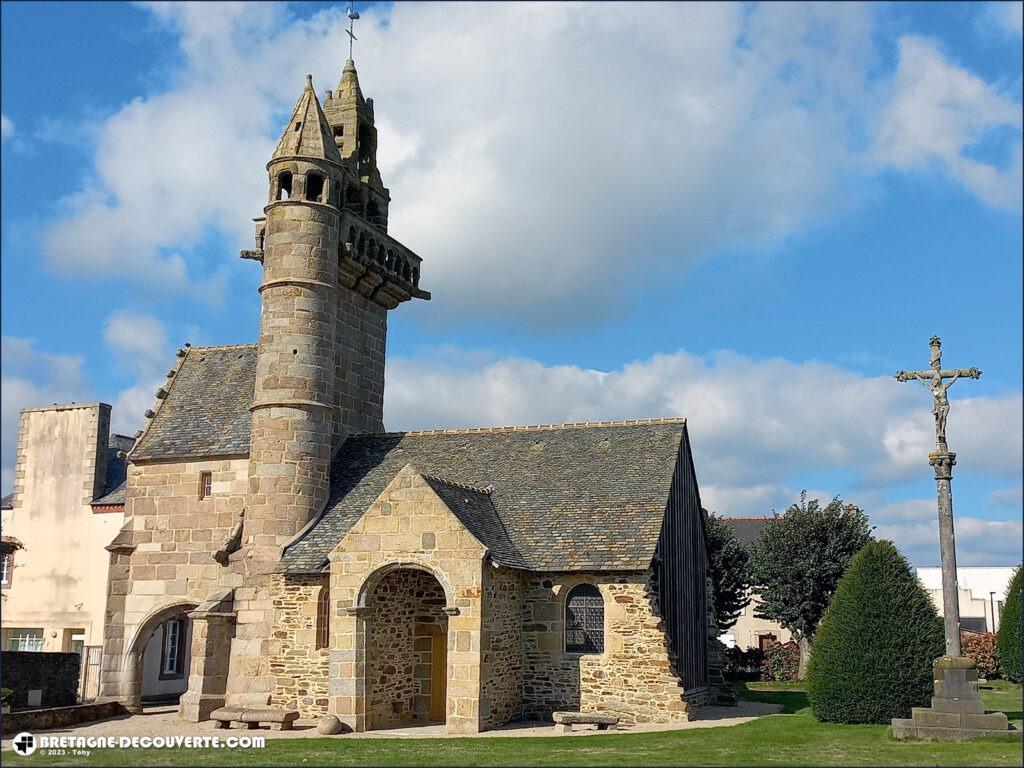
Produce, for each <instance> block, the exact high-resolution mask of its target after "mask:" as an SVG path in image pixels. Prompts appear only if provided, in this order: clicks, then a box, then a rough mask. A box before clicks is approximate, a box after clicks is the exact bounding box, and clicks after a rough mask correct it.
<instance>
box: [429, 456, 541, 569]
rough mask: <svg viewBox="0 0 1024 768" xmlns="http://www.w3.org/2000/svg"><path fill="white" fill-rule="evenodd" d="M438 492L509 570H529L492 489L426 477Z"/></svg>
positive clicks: (464, 523)
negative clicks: (510, 534) (502, 518)
mask: <svg viewBox="0 0 1024 768" xmlns="http://www.w3.org/2000/svg"><path fill="white" fill-rule="evenodd" d="M423 479H424V480H426V482H427V485H429V486H430V487H431V488H432V489H433V490H434V493H436V494H437V495H438V497H440V499H441V501H443V502H444V503H445V506H447V507H448V509H450V510H451V511H452V514H454V515H455V516H456V517H457V518H458V519H459V522H460V523H462V524H463V525H464V526H466V529H467V530H468V531H469V532H470V533H471V534H473V536H475V537H476V540H477V541H479V542H480V543H481V544H483V545H484V546H485V547H487V549H488V550H490V553H491V557H492V558H493V559H494V561H495V562H497V563H498V564H499V565H503V566H505V567H506V568H526V567H527V564H526V561H525V560H524V559H523V556H522V555H521V554H520V553H519V550H518V549H516V545H515V544H513V543H512V539H511V538H510V537H509V535H508V531H507V530H506V529H505V524H504V523H503V522H502V521H501V516H500V515H498V510H497V509H495V508H494V504H493V502H492V501H491V491H490V489H481V488H473V487H471V486H468V485H461V484H459V483H453V482H451V481H448V480H444V479H442V478H440V477H431V476H430V475H424V476H423Z"/></svg>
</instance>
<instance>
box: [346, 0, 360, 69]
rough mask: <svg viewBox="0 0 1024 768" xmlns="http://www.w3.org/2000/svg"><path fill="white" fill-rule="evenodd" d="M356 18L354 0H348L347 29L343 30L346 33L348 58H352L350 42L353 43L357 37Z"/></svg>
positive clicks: (357, 16) (357, 15) (357, 13)
mask: <svg viewBox="0 0 1024 768" xmlns="http://www.w3.org/2000/svg"><path fill="white" fill-rule="evenodd" d="M358 18H359V12H358V11H357V10H356V4H355V3H354V2H350V3H349V4H348V29H346V30H345V32H347V33H348V57H349V59H351V58H352V43H354V42H355V41H356V40H358V39H359V38H358V37H356V33H355V23H356V19H358Z"/></svg>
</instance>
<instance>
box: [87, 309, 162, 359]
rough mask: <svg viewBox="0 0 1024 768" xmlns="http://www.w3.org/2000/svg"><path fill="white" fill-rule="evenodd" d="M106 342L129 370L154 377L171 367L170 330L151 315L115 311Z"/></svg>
mask: <svg viewBox="0 0 1024 768" xmlns="http://www.w3.org/2000/svg"><path fill="white" fill-rule="evenodd" d="M103 339H104V341H106V343H107V344H108V345H109V346H110V347H111V349H113V351H114V353H115V355H116V356H117V358H118V361H119V362H120V364H121V365H122V366H124V367H125V368H127V369H129V370H133V371H136V372H140V373H147V374H152V373H153V372H154V371H156V370H159V369H160V367H161V366H164V365H166V364H167V360H168V355H167V349H168V345H167V329H166V328H165V327H164V324H163V323H162V322H160V321H159V320H157V319H156V318H155V317H153V316H152V315H150V314H146V313H142V312H129V311H126V310H122V311H119V312H115V313H114V314H112V315H110V317H108V318H107V322H106V325H105V326H104V329H103Z"/></svg>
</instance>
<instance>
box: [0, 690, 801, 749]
mask: <svg viewBox="0 0 1024 768" xmlns="http://www.w3.org/2000/svg"><path fill="white" fill-rule="evenodd" d="M781 709H782V707H781V706H780V705H778V704H764V703H760V702H753V701H741V702H740V705H739V706H738V707H706V708H704V709H702V710H701V712H700V718H699V719H697V720H692V721H690V722H688V723H672V724H660V723H652V724H645V725H627V726H620V728H619V729H618V730H615V731H597V730H584V731H577V732H576V733H574V734H573V735H580V736H587V735H592V734H595V733H606V734H607V733H612V734H616V733H651V732H654V731H675V730H688V729H691V728H721V727H725V726H730V725H739V724H741V723H748V722H750V721H751V720H755V719H757V718H758V717H762V716H764V715H771V714H775V713H776V712H779V711H780V710H781ZM238 732H240V731H239V730H236V729H232V731H231V733H233V734H234V733H238ZM35 733H36V735H39V734H52V735H66V736H197V735H208V734H213V733H219V734H221V735H224V734H226V733H227V731H223V730H219V731H218V730H216V729H215V728H214V724H213V722H210V721H208V722H204V723H184V722H182V721H181V720H179V719H178V714H177V706H175V705H168V706H155V707H147V708H146V710H145V711H144V712H143V714H141V715H123V716H121V717H115V718H111V719H109V720H98V721H96V722H93V723H83V724H82V725H76V726H72V727H70V728H55V729H53V730H48V731H37V732H35ZM245 733H247V734H248V735H258V736H265V737H267V738H268V739H307V738H332V737H325V736H321V735H320V734H319V733H317V730H316V721H315V720H299V721H297V722H296V724H295V730H292V731H271V730H270V729H268V728H259V729H257V730H252V731H245ZM15 735H16V734H10V738H5V739H3V742H2V747H3V749H10V747H11V738H13V737H14V736H15ZM558 735H561V734H557V733H555V727H554V726H553V725H552V724H550V723H535V722H531V723H511V724H509V725H506V726H502V727H501V728H498V729H496V730H493V731H485V732H483V733H480V734H476V735H474V736H471V737H468V738H487V737H500V736H515V737H517V738H518V737H538V736H558ZM333 738H346V739H386V738H392V739H393V738H415V739H423V738H428V739H434V738H444V726H443V725H421V726H414V727H406V728H392V729H388V730H382V731H369V732H366V733H353V734H345V735H343V736H339V737H333Z"/></svg>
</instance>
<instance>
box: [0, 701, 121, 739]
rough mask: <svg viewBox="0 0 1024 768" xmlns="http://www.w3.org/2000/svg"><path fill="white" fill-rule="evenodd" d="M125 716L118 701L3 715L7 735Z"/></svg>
mask: <svg viewBox="0 0 1024 768" xmlns="http://www.w3.org/2000/svg"><path fill="white" fill-rule="evenodd" d="M123 714H125V708H124V707H123V706H121V704H120V702H117V701H105V702H102V703H100V704H76V705H75V706H73V707H49V708H47V709H26V710H23V711H21V712H9V713H6V714H5V715H3V718H2V728H0V730H3V732H4V733H5V734H14V733H21V732H22V731H28V732H29V733H33V732H35V731H45V730H48V729H50V728H66V727H67V726H69V725H78V724H79V723H89V722H92V721H93V720H106V719H107V718H108V717H117V716H118V715H123Z"/></svg>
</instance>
